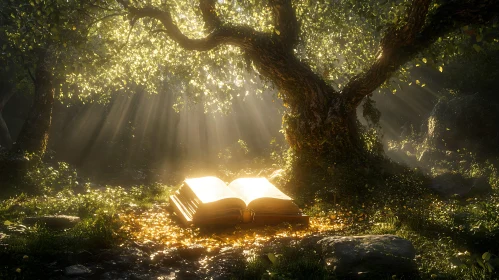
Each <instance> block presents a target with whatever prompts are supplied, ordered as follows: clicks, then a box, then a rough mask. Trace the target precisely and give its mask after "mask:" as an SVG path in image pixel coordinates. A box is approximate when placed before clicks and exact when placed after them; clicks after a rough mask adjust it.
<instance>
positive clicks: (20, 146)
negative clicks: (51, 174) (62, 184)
mask: <svg viewBox="0 0 499 280" xmlns="http://www.w3.org/2000/svg"><path fill="white" fill-rule="evenodd" d="M52 80H53V76H52V73H51V72H50V69H49V68H48V63H47V62H46V55H45V53H41V54H40V55H39V57H38V64H37V66H36V70H35V81H34V84H35V97H34V100H33V106H32V107H31V110H30V112H29V114H28V117H27V119H26V121H25V123H24V125H23V127H22V129H21V132H20V133H19V137H18V138H17V140H16V143H15V144H14V147H13V152H14V153H35V154H37V155H38V156H40V157H42V156H43V155H44V154H45V151H46V149H47V143H48V138H49V129H50V124H51V121H52V107H53V104H54V87H53V84H52Z"/></svg>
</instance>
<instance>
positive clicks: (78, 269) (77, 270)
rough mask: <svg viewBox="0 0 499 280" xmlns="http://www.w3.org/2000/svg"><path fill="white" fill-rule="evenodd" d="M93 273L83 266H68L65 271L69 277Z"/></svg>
mask: <svg viewBox="0 0 499 280" xmlns="http://www.w3.org/2000/svg"><path fill="white" fill-rule="evenodd" d="M90 273H92V271H91V270H90V269H89V268H87V267H86V266H83V265H81V264H76V265H72V266H68V267H66V268H65V269H64V274H65V275H66V276H69V277H75V276H82V275H87V274H90Z"/></svg>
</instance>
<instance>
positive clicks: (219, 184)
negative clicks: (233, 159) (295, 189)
mask: <svg viewBox="0 0 499 280" xmlns="http://www.w3.org/2000/svg"><path fill="white" fill-rule="evenodd" d="M170 204H171V205H172V207H173V209H174V211H175V213H176V214H177V216H178V217H179V218H180V219H181V220H182V221H183V222H184V224H186V225H192V224H194V225H197V226H209V225H232V224H238V223H254V224H278V223H281V222H288V223H300V224H308V220H309V217H308V216H306V215H303V214H302V212H301V210H300V209H299V208H298V206H297V205H296V204H295V203H294V202H293V200H292V199H291V198H290V197H289V196H287V195H285V194H284V193H282V192H281V191H280V190H279V189H277V188H276V186H274V185H273V184H272V183H270V182H269V181H268V180H267V179H265V178H240V179H236V180H234V181H232V182H231V183H230V184H229V185H228V186H227V185H226V184H225V183H224V182H223V181H222V180H220V179H218V178H217V177H202V178H193V179H186V180H185V181H184V184H183V185H182V186H181V187H180V189H179V190H178V191H177V192H176V193H175V194H174V195H172V196H170Z"/></svg>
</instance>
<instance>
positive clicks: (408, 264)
mask: <svg viewBox="0 0 499 280" xmlns="http://www.w3.org/2000/svg"><path fill="white" fill-rule="evenodd" d="M314 240H317V237H314ZM311 243H312V244H313V243H314V242H311ZM309 244H310V243H309ZM314 247H315V250H316V251H317V252H319V253H320V254H321V256H322V259H323V260H324V265H325V266H326V268H328V269H331V270H333V271H334V272H335V273H336V274H337V275H348V277H351V278H362V277H366V275H369V277H371V276H372V277H375V276H376V275H387V274H389V275H402V274H408V273H415V271H416V269H417V268H416V264H415V261H414V258H415V256H416V250H415V249H414V246H413V245H412V243H411V242H410V241H409V240H406V239H403V238H401V237H398V236H395V235H365V236H329V237H323V238H321V239H319V240H318V241H316V242H315V244H314ZM373 279H374V278H373Z"/></svg>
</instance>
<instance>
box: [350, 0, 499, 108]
mask: <svg viewBox="0 0 499 280" xmlns="http://www.w3.org/2000/svg"><path fill="white" fill-rule="evenodd" d="M430 2H431V1H430V0H414V1H413V3H412V5H411V7H410V9H409V12H408V19H407V23H406V24H405V25H404V26H402V27H401V28H392V29H390V30H389V31H388V32H387V34H386V35H385V37H384V38H383V40H382V41H381V49H382V52H381V55H380V56H379V57H378V58H377V60H376V61H375V62H374V63H373V64H372V65H371V66H370V67H369V68H368V69H367V70H366V71H365V72H364V73H362V74H360V75H358V76H356V77H354V78H353V79H352V80H351V81H350V82H349V83H348V84H347V85H346V86H345V88H344V89H343V91H342V94H343V95H344V96H345V98H347V103H349V104H352V108H355V107H357V105H358V104H360V102H361V101H362V99H363V98H364V97H365V96H367V95H368V94H370V93H371V92H373V91H374V90H375V89H376V88H378V87H379V86H381V85H382V84H383V83H384V82H386V80H387V79H389V77H390V76H391V74H393V72H395V71H396V70H397V69H398V68H399V67H401V66H402V65H403V64H405V63H407V62H408V61H409V60H411V59H412V58H413V57H414V56H415V55H416V54H418V53H419V52H421V51H422V50H424V49H425V48H427V47H428V46H430V45H431V44H432V43H434V42H435V41H436V40H437V39H438V38H439V37H440V36H443V35H445V34H447V33H449V32H451V31H453V30H456V29H457V28H460V27H462V26H465V25H468V24H485V23H487V22H490V21H491V20H492V19H493V18H494V17H496V16H498V15H499V1H497V0H471V1H470V0H448V1H446V2H445V3H443V4H442V5H441V6H439V7H438V8H437V9H436V11H435V12H434V13H432V15H430V16H427V14H428V7H429V4H430ZM425 21H426V22H427V24H426V25H425Z"/></svg>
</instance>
